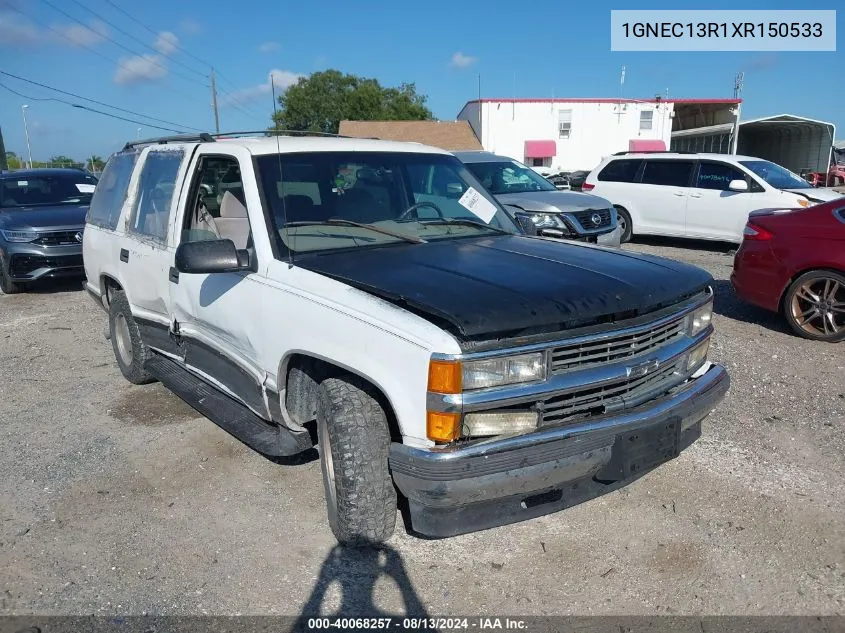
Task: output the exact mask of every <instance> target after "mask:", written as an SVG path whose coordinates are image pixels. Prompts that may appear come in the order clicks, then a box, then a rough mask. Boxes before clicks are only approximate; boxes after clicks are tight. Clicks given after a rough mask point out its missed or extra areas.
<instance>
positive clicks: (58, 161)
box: [50, 154, 76, 167]
mask: <svg viewBox="0 0 845 633" xmlns="http://www.w3.org/2000/svg"><path fill="white" fill-rule="evenodd" d="M50 164H51V165H52V166H53V167H72V166H73V165H75V164H76V161H75V160H73V159H72V158H69V157H67V156H63V155H61V154H59V155H58V156H52V157H51V158H50Z"/></svg>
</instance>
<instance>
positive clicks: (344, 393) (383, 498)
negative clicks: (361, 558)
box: [317, 375, 396, 546]
mask: <svg viewBox="0 0 845 633" xmlns="http://www.w3.org/2000/svg"><path fill="white" fill-rule="evenodd" d="M317 441H318V447H319V449H320V464H321V466H322V471H323V485H324V487H325V492H326V509H327V511H328V517H329V525H330V526H331V529H332V532H333V533H334V535H335V537H336V538H337V540H338V541H339V542H340V543H341V544H343V545H351V546H366V545H372V544H376V543H380V542H382V541H386V540H387V539H389V538H390V536H391V535H392V534H393V530H394V528H395V526H396V489H395V488H394V487H393V481H392V479H391V477H390V471H389V470H388V462H387V459H388V452H389V450H390V431H389V429H388V426H387V416H386V415H385V412H384V409H383V408H382V407H381V405H380V404H379V402H378V400H377V399H376V397H375V392H374V390H373V388H372V387H371V386H370V385H368V384H367V383H366V382H365V381H363V380H361V379H360V378H357V377H356V376H351V375H347V376H343V377H340V378H327V379H326V380H324V381H323V382H322V383H321V384H320V389H319V396H318V401H317Z"/></svg>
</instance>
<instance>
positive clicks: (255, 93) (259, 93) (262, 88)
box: [220, 68, 305, 105]
mask: <svg viewBox="0 0 845 633" xmlns="http://www.w3.org/2000/svg"><path fill="white" fill-rule="evenodd" d="M304 76H305V75H301V74H299V73H295V72H291V71H290V70H279V69H278V68H274V69H273V70H271V71H270V72H269V73H267V81H266V82H265V83H263V84H258V85H257V86H252V87H250V88H243V89H242V90H235V91H233V92H230V93H229V94H227V95H224V96H223V97H222V98H221V100H220V103H221V105H231V104H232V103H245V102H247V101H256V100H258V99H261V98H262V97H266V96H267V95H269V94H271V93H272V91H273V87H274V86H275V88H276V95H277V96H278V95H279V94H281V93H282V92H284V91H285V90H286V89H287V88H289V87H290V86H292V85H293V84H295V83H296V82H297V81H299V79H300V78H301V77H304ZM271 78H272V83H271Z"/></svg>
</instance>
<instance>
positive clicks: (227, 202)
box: [83, 134, 729, 544]
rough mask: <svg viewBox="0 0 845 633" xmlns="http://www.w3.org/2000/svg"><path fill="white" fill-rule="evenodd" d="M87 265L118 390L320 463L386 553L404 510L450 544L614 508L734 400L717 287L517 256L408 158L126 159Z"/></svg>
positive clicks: (443, 168) (231, 155) (133, 152)
mask: <svg viewBox="0 0 845 633" xmlns="http://www.w3.org/2000/svg"><path fill="white" fill-rule="evenodd" d="M83 253H84V264H85V272H86V275H87V289H88V291H89V293H90V294H91V295H92V296H93V297H94V299H95V300H96V302H97V304H98V305H99V306H100V307H102V308H104V309H105V310H106V311H107V312H108V315H109V317H108V318H109V333H110V339H111V343H112V347H113V350H114V354H115V358H116V361H117V365H118V367H119V368H120V371H121V372H122V373H123V375H124V376H125V377H126V378H127V379H128V380H129V381H130V382H132V383H135V384H142V383H146V382H149V381H151V380H154V379H157V380H160V381H161V382H162V383H163V384H164V385H165V386H167V387H168V388H169V389H170V390H172V391H173V392H174V393H176V394H177V395H178V396H179V397H181V398H183V399H184V400H185V401H186V402H188V403H190V404H191V405H192V406H193V407H194V408H195V409H197V410H198V411H199V412H201V413H202V414H203V415H205V416H206V417H208V418H209V419H211V420H212V421H213V422H215V423H216V424H218V425H219V426H221V427H222V428H224V429H225V430H227V431H228V432H229V433H231V434H232V435H234V436H235V437H237V438H239V439H240V440H241V441H243V442H244V443H246V444H247V445H249V446H251V447H253V448H254V449H256V450H257V451H259V452H261V453H263V454H265V455H270V456H290V455H295V454H299V453H303V452H305V451H308V450H309V449H311V448H313V446H314V445H315V444H316V445H318V448H319V452H320V456H321V463H322V473H323V481H324V484H325V494H326V505H327V510H328V517H329V524H330V525H331V528H332V530H333V532H334V533H335V535H336V536H337V538H338V540H339V541H341V542H343V543H349V544H366V543H372V542H377V541H381V540H384V539H386V538H388V537H389V536H390V535H391V533H392V532H393V529H394V524H395V521H396V514H397V507H399V506H401V507H403V508H407V515H406V516H407V518H408V519H409V524H410V527H411V529H412V530H413V531H416V532H419V533H422V534H425V535H430V536H449V535H453V534H459V533H462V532H469V531H472V530H478V529H483V528H487V527H491V526H494V525H502V524H505V523H510V522H513V521H518V520H521V519H525V518H530V517H535V516H539V515H541V514H547V513H549V512H552V511H556V510H560V509H562V508H565V507H567V506H570V505H573V504H575V503H579V502H581V501H584V500H585V499H588V498H591V497H594V496H597V495H600V494H603V493H604V492H608V491H610V490H614V489H615V488H618V487H619V486H622V485H624V484H626V483H627V482H629V481H631V480H632V479H635V478H637V477H639V476H641V475H643V474H644V473H646V472H648V471H649V470H651V469H653V468H655V467H657V466H658V465H659V464H661V463H663V462H665V461H667V460H669V459H672V458H673V457H676V456H677V455H678V454H679V452H680V451H681V450H683V449H684V448H686V447H687V446H689V445H690V444H691V443H692V442H694V441H695V440H696V439H697V438H698V437H699V435H700V433H701V420H702V419H703V418H704V417H706V416H707V415H708V413H709V412H710V411H711V410H712V409H713V407H714V406H715V405H716V404H717V403H718V402H719V400H720V399H721V398H722V396H723V395H724V394H725V392H726V390H727V389H728V385H729V377H728V375H727V373H726V371H725V370H724V368H723V367H721V366H720V365H717V364H714V363H711V362H709V361H708V360H707V352H708V348H709V344H710V337H711V334H712V332H713V326H712V324H711V314H712V305H713V304H712V301H713V292H712V287H711V285H712V277H711V276H710V275H709V274H707V273H706V272H704V271H703V270H701V269H699V268H696V267H693V266H689V265H686V264H682V263H679V262H673V261H669V260H664V259H661V258H657V257H653V256H648V255H640V254H634V253H622V252H614V251H613V250H612V249H607V248H602V247H598V246H594V245H589V244H584V243H577V242H562V241H559V240H555V239H546V238H543V237H530V236H526V235H524V234H523V233H521V232H520V230H519V228H518V227H517V226H516V224H514V221H513V220H512V219H511V218H510V216H509V215H508V214H507V212H506V211H505V210H504V208H503V207H502V206H501V205H500V204H499V203H498V202H497V201H496V200H495V198H494V197H493V196H492V195H491V194H490V193H489V192H487V191H485V190H484V189H483V188H482V186H481V184H480V183H479V181H478V180H477V179H476V178H475V177H474V176H473V175H472V173H471V172H470V171H469V170H468V169H467V168H466V167H465V166H464V165H463V164H462V163H461V162H460V161H459V160H458V159H457V158H455V157H454V156H452V155H451V154H448V153H446V152H444V151H442V150H439V149H435V148H433V147H426V146H424V145H419V144H415V143H394V142H388V141H377V140H368V139H347V138H335V137H331V138H322V137H321V138H315V137H309V136H303V135H292V134H288V135H284V136H282V135H280V136H275V137H268V136H266V135H263V136H261V137H256V138H250V137H246V136H240V137H231V138H225V139H224V138H219V139H218V138H216V137H211V136H209V135H201V136H198V137H171V138H163V139H154V140H151V141H143V142H141V141H139V142H137V143H129V144H127V146H126V147H125V148H124V149H123V150H122V151H120V152H118V153H116V154H114V155H113V156H111V158H110V159H109V161H108V164H107V166H106V168H105V170H104V172H103V174H102V177H101V179H100V183H99V185H98V186H97V189H96V192H95V194H94V197H93V200H92V202H91V207H90V211H89V214H88V218H87V226H86V230H85V232H84V239H83ZM149 406H151V407H154V406H156V405H155V401H154V400H152V399H151V400H150V404H149ZM400 499H405V500H407V504H405V503H404V502H402V503H399V500H400ZM620 520H623V518H621V519H620Z"/></svg>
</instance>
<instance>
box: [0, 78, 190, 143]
mask: <svg viewBox="0 0 845 633" xmlns="http://www.w3.org/2000/svg"><path fill="white" fill-rule="evenodd" d="M0 87H3V88H5V89H6V90H8V91H9V92H11V93H13V94H16V95H18V96H19V97H22V98H24V99H28V100H30V101H56V102H57V103H63V104H65V105H69V106H71V107H72V108H79V109H80V110H87V111H88V112H94V113H96V114H102V115H103V116H107V117H110V118H112V119H119V120H121V121H128V122H129V123H135V124H137V125H143V126H144V127H151V128H155V129H157V130H164V131H165V132H176V133H180V132H184V129H174V128H169V127H161V126H160V125H153V124H152V123H145V122H144V121H138V120H136V119H129V118H126V117H122V116H118V115H116V114H111V113H110V112H103V111H102V110H97V109H96V108H89V107H88V106H86V105H81V104H79V103H71V102H70V101H65V100H64V99H59V98H57V97H32V96H30V95H25V94H23V93H20V92H18V91H17V90H13V89H12V88H9V86H7V85H6V84H4V83H0Z"/></svg>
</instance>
